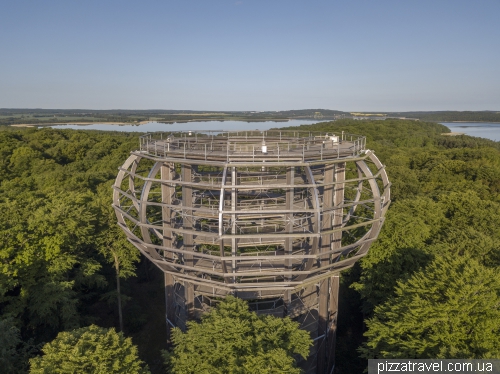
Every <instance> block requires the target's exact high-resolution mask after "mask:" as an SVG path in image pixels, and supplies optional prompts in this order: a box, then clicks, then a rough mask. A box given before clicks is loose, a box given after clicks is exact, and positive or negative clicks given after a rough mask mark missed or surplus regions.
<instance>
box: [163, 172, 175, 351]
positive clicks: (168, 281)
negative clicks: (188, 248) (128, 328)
mask: <svg viewBox="0 0 500 374" xmlns="http://www.w3.org/2000/svg"><path fill="white" fill-rule="evenodd" d="M174 175H175V169H174V164H172V163H163V165H162V166H161V180H172V179H173V178H174ZM174 194H175V187H173V186H172V184H171V183H168V184H166V183H162V184H161V201H162V203H163V204H168V205H172V199H173V196H174ZM161 213H162V221H163V246H164V247H172V243H173V238H172V230H170V227H171V219H172V209H171V208H170V207H168V206H163V207H162V209H161ZM164 256H165V257H166V258H167V259H168V260H169V261H173V253H172V252H166V253H164ZM163 274H164V277H165V310H166V313H165V317H166V320H167V342H168V343H169V344H170V329H171V327H172V325H175V302H174V283H175V280H174V277H173V275H172V274H167V273H163Z"/></svg>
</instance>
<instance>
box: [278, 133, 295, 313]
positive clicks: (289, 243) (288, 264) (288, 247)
mask: <svg viewBox="0 0 500 374" xmlns="http://www.w3.org/2000/svg"><path fill="white" fill-rule="evenodd" d="M280 136H281V133H280ZM294 179H295V167H294V166H288V167H287V168H286V186H287V187H286V209H287V210H288V211H289V213H287V214H286V215H285V222H286V224H285V231H286V232H288V233H293V197H294V189H293V187H291V186H293V184H294ZM292 252H293V238H286V239H285V255H291V254H292ZM292 263H293V261H292V259H287V260H285V269H286V270H287V271H292ZM286 279H287V280H291V279H292V276H291V275H287V276H286ZM283 301H284V304H285V308H284V310H283V313H284V316H286V315H287V314H288V312H289V309H290V304H291V302H292V294H291V292H290V291H285V294H284V296H283Z"/></svg>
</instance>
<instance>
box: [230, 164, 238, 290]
mask: <svg viewBox="0 0 500 374" xmlns="http://www.w3.org/2000/svg"><path fill="white" fill-rule="evenodd" d="M237 177H238V172H237V171H236V168H235V167H232V168H231V185H232V186H233V188H231V211H232V213H233V214H231V234H232V235H236V234H237V227H236V221H237V215H236V210H237V206H238V191H237V188H236V186H237V184H238V178H237ZM237 253H238V239H236V238H232V239H231V255H232V257H233V260H232V261H231V272H232V273H233V274H235V273H236V255H237ZM232 282H233V283H235V282H236V276H233V278H232Z"/></svg>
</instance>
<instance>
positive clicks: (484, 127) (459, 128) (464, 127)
mask: <svg viewBox="0 0 500 374" xmlns="http://www.w3.org/2000/svg"><path fill="white" fill-rule="evenodd" d="M440 123H441V124H442V125H445V126H446V127H448V128H449V129H450V131H452V132H462V133H464V134H466V135H470V136H477V137H479V138H486V139H491V140H496V141H497V142H498V141H500V123H488V122H440Z"/></svg>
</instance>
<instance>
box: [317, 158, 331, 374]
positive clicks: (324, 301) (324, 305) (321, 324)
mask: <svg viewBox="0 0 500 374" xmlns="http://www.w3.org/2000/svg"><path fill="white" fill-rule="evenodd" d="M334 170H335V165H334V164H327V165H325V169H324V176H323V183H324V186H323V206H322V209H321V210H322V212H323V213H322V217H321V231H328V230H331V229H332V224H333V219H332V215H333V200H334V185H333V178H334ZM331 243H332V234H325V235H321V242H320V253H325V252H328V251H330V248H331ZM329 263H330V256H327V255H325V256H322V257H321V259H320V267H325V266H328V265H329ZM329 295H330V278H326V279H323V280H322V281H320V283H319V307H318V308H319V313H318V314H319V315H318V336H323V338H322V339H319V340H318V356H317V360H318V363H317V372H318V373H326V371H327V370H328V367H327V355H328V350H327V344H328V340H327V330H328V322H329V317H330V315H329V300H328V299H329Z"/></svg>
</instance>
